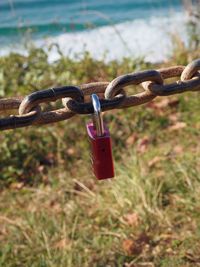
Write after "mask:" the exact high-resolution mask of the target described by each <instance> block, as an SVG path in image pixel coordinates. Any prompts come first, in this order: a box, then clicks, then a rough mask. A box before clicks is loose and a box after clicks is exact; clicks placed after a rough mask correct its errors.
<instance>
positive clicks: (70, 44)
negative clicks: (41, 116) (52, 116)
mask: <svg viewBox="0 0 200 267" xmlns="http://www.w3.org/2000/svg"><path fill="white" fill-rule="evenodd" d="M199 18H200V2H199V1H198V0H196V1H195V0H193V1H192V0H185V1H179V0H170V1H164V0H115V1H114V0H101V1H100V0H99V1H97V0H66V1H64V0H48V1H47V0H0V98H9V97H25V96H26V95H29V94H30V93H32V92H34V91H38V90H42V89H46V88H52V87H56V86H64V85H75V86H79V85H82V84H85V83H90V82H98V81H103V82H106V81H107V82H110V81H112V80H113V79H114V78H116V77H117V76H119V75H122V74H125V73H132V72H137V71H142V70H147V69H160V68H168V67H170V66H176V65H184V66H186V65H187V64H188V63H190V62H192V60H194V59H198V58H199V55H200V19H199ZM179 79H180V77H176V78H172V79H166V80H165V83H166V84H167V83H173V82H175V81H177V80H179ZM126 91H127V94H128V95H132V94H135V93H137V92H141V91H143V89H142V88H141V86H129V87H127V88H126ZM199 106H200V98H199V92H198V91H197V92H186V93H184V94H178V95H173V96H167V97H166V96H164V97H162V96H160V97H156V98H155V99H154V100H153V101H151V102H149V103H147V104H144V105H142V106H136V107H132V108H128V109H121V110H112V111H108V112H105V113H104V120H105V122H106V123H107V125H108V127H109V129H110V133H111V136H112V143H113V156H114V161H115V173H116V176H115V178H114V179H112V180H107V181H101V182H100V181H97V180H96V179H95V177H94V175H93V173H92V171H91V165H90V148H89V144H88V140H87V139H88V138H87V133H86V123H87V122H88V121H90V120H91V116H90V115H83V116H78V115H77V116H74V117H73V118H71V119H69V120H67V121H62V122H59V123H54V124H49V125H44V126H40V127H39V126H38V127H34V126H30V127H26V128H18V129H14V130H7V131H1V134H0V267H29V266H30V267H54V266H59V267H93V266H95V267H105V266H106V267H117V266H120V267H121V266H123V267H177V266H179V267H194V266H199V265H200V257H199V255H200V243H199V240H200V212H199V203H200V175H199V174H200V161H199V159H200V143H199V138H200V120H199V118H200V116H199ZM61 107H63V106H62V103H61V101H60V100H58V101H56V103H48V104H42V105H41V108H42V109H43V110H53V109H56V108H61ZM13 114H18V110H17V109H15V110H9V111H0V116H1V118H3V117H6V116H9V115H13Z"/></svg>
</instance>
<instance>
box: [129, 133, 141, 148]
mask: <svg viewBox="0 0 200 267" xmlns="http://www.w3.org/2000/svg"><path fill="white" fill-rule="evenodd" d="M137 138H138V136H137V134H136V133H134V134H132V135H130V136H129V137H128V138H127V139H126V145H127V146H130V145H133V144H134V143H135V142H136V141H137Z"/></svg>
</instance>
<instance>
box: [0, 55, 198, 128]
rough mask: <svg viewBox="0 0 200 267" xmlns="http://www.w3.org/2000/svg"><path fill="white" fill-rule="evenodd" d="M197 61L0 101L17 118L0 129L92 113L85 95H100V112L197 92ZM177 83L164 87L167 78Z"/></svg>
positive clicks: (6, 120)
mask: <svg viewBox="0 0 200 267" xmlns="http://www.w3.org/2000/svg"><path fill="white" fill-rule="evenodd" d="M199 70H200V59H197V60H194V61H192V62H191V63H190V64H189V65H187V66H186V67H185V66H174V67H169V68H163V69H158V70H145V71H140V72H135V73H129V74H125V75H121V76H119V77H117V78H115V79H114V80H113V81H111V82H110V83H108V82H94V83H88V84H83V85H80V86H78V87H77V86H64V87H58V88H50V89H45V90H40V91H36V92H34V93H32V94H30V95H28V96H26V97H25V98H23V97H16V98H5V99H0V111H8V110H18V112H19V115H10V117H5V118H1V119H0V130H7V129H15V128H20V127H26V126H29V125H44V124H48V123H53V122H58V121H62V120H67V119H69V118H71V117H73V116H74V115H76V114H90V113H93V106H92V103H91V102H90V98H89V96H90V95H91V94H92V93H96V94H98V95H99V96H100V103H101V108H102V110H103V111H105V110H111V109H117V108H128V107H132V106H137V105H142V104H144V103H147V102H149V101H151V100H153V99H154V98H155V97H157V96H167V95H173V94H180V93H183V92H186V91H200V72H199ZM175 77H180V80H177V81H176V82H173V83H170V84H164V81H165V80H166V79H169V78H175ZM128 85H141V87H142V88H143V89H144V91H143V92H141V93H138V94H135V95H131V96H127V95H126V92H125V89H124V88H125V87H126V86H128ZM57 100H62V104H63V106H64V108H61V109H57V110H51V111H42V108H41V106H40V104H42V103H50V102H55V101H57Z"/></svg>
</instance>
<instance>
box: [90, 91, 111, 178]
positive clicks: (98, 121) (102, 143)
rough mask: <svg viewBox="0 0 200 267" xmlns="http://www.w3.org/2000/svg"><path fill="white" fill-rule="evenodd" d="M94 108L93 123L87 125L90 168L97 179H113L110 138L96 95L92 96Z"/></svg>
mask: <svg viewBox="0 0 200 267" xmlns="http://www.w3.org/2000/svg"><path fill="white" fill-rule="evenodd" d="M91 98H92V104H93V107H94V114H93V122H91V123H88V124H87V126H86V127H87V133H88V136H89V140H90V144H91V154H92V157H91V159H92V166H93V171H94V174H95V176H96V177H97V179H99V180H103V179H108V178H112V177H114V164H113V158H112V146H111V137H110V133H109V130H108V128H107V127H106V126H105V125H104V123H103V119H102V115H101V105H100V102H99V98H98V96H97V95H96V94H92V96H91Z"/></svg>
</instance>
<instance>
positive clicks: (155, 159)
mask: <svg viewBox="0 0 200 267" xmlns="http://www.w3.org/2000/svg"><path fill="white" fill-rule="evenodd" d="M161 160H162V158H161V157H159V156H156V157H154V158H153V159H152V160H150V161H149V162H148V166H149V168H152V167H154V166H155V165H156V164H157V163H158V162H160V161H161Z"/></svg>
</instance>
